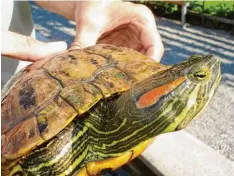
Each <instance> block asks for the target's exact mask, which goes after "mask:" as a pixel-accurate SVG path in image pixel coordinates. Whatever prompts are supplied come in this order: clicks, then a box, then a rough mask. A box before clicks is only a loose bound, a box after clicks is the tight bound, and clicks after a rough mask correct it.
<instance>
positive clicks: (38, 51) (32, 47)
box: [1, 31, 67, 61]
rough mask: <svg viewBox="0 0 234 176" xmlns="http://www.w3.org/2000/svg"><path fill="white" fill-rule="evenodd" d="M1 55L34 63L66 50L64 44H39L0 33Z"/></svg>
mask: <svg viewBox="0 0 234 176" xmlns="http://www.w3.org/2000/svg"><path fill="white" fill-rule="evenodd" d="M1 35H2V40H1V45H2V47H1V55H4V56H9V57H13V58H16V59H19V60H24V61H36V60H39V59H42V58H44V57H47V56H50V55H52V54H56V53H58V52H62V51H64V50H66V49H67V44H66V43H65V42H62V41H61V42H51V43H44V42H40V41H38V40H36V39H34V38H32V37H29V36H23V35H20V34H17V33H14V32H10V31H2V33H1Z"/></svg>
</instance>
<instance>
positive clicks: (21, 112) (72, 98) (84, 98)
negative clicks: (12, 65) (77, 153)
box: [1, 45, 166, 173]
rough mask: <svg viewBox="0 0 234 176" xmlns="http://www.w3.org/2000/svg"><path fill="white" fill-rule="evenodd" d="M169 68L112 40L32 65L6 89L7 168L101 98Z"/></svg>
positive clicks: (4, 152) (4, 145)
mask: <svg viewBox="0 0 234 176" xmlns="http://www.w3.org/2000/svg"><path fill="white" fill-rule="evenodd" d="M164 69H166V66H163V65H160V64H159V63H156V62H155V61H154V60H152V59H149V58H148V57H146V56H144V55H142V54H140V53H138V52H136V51H134V50H131V49H128V48H123V47H115V46H112V45H95V46H91V47H88V48H85V49H78V50H70V51H67V52H65V53H62V54H59V55H56V56H55V57H50V58H46V59H43V60H40V61H37V62H35V63H33V64H32V65H29V66H28V67H26V68H25V69H24V70H22V71H20V72H19V73H18V74H16V75H15V76H14V77H13V78H12V79H11V81H10V82H9V83H8V84H7V85H6V86H5V87H4V89H3V91H2V121H1V122H2V138H1V139H2V146H1V147H2V151H1V156H2V165H3V166H4V167H3V169H6V170H7V168H10V167H11V166H12V165H14V164H15V163H17V162H18V161H19V160H20V159H21V158H22V157H24V156H27V154H29V153H30V152H31V151H32V150H33V149H35V148H36V147H37V146H39V145H42V144H43V143H45V142H47V141H48V140H50V139H52V138H53V137H54V136H55V135H57V134H58V133H59V132H60V131H61V130H63V129H64V128H65V127H66V126H67V125H68V124H69V123H71V121H72V120H73V119H74V118H79V117H80V116H82V114H84V113H85V112H87V111H89V110H90V108H92V107H93V106H94V105H95V104H97V102H99V101H100V100H102V99H107V98H108V97H110V96H112V95H115V94H121V93H122V92H124V91H126V90H128V89H129V88H130V87H131V86H132V85H133V84H134V83H136V82H138V81H140V80H143V79H145V78H146V77H148V76H150V75H152V74H154V73H156V72H159V71H162V70H164ZM6 173H7V171H6Z"/></svg>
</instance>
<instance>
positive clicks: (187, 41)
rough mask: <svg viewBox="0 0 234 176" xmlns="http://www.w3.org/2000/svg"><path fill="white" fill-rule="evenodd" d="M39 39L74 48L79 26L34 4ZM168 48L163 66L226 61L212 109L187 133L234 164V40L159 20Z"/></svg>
mask: <svg viewBox="0 0 234 176" xmlns="http://www.w3.org/2000/svg"><path fill="white" fill-rule="evenodd" d="M31 8H32V14H33V19H34V22H35V25H36V36H37V38H38V39H40V40H43V41H57V40H63V41H66V42H67V43H68V45H70V44H71V42H72V41H73V38H74V35H75V30H74V28H75V23H74V22H71V21H68V20H66V19H64V18H63V17H61V16H58V15H55V14H53V13H50V12H48V11H46V10H43V9H41V8H39V7H38V6H36V5H35V4H34V3H31ZM156 22H157V25H158V29H159V32H160V34H161V37H162V40H163V43H164V45H165V54H164V56H163V58H162V63H165V64H174V63H177V62H179V61H181V60H184V59H186V58H188V57H189V56H190V55H192V54H209V53H211V54H216V55H218V56H220V57H221V61H222V81H221V85H220V87H219V89H218V91H217V93H216V94H215V96H214V98H213V100H212V101H211V103H210V105H209V106H208V107H207V108H206V110H205V111H204V112H203V113H202V114H201V115H200V117H199V118H198V119H197V120H195V121H194V122H193V123H192V125H190V126H189V127H188V128H187V129H186V131H188V132H189V133H191V134H193V135H194V136H196V137H197V138H198V139H200V140H201V141H203V142H204V143H206V144H208V145H209V146H211V147H212V148H213V149H215V150H216V151H218V152H219V153H221V154H222V155H224V156H225V157H226V158H228V159H230V160H232V161H234V36H231V35H230V34H229V33H228V32H225V31H220V30H211V29H207V28H203V27H196V26H187V28H186V29H184V30H183V29H182V28H181V25H180V24H179V23H178V22H176V21H172V20H168V19H164V18H157V20H156Z"/></svg>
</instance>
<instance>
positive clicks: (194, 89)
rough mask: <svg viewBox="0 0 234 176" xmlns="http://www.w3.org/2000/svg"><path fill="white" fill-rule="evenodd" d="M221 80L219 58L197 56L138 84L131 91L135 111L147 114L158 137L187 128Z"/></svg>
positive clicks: (145, 115)
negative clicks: (161, 134)
mask: <svg viewBox="0 0 234 176" xmlns="http://www.w3.org/2000/svg"><path fill="white" fill-rule="evenodd" d="M220 79H221V72H220V59H219V58H218V57H217V56H214V55H207V56H201V55H195V56H191V57H190V58H189V59H188V60H186V61H184V62H181V63H179V64H176V65H173V66H171V67H170V68H168V69H166V70H164V71H161V72H158V73H156V74H154V75H152V76H150V77H148V78H147V79H145V80H143V81H141V82H139V83H137V84H135V85H134V86H133V87H132V89H131V90H130V92H131V96H132V98H133V99H134V104H135V107H136V109H135V111H138V114H144V117H143V118H144V119H148V121H147V123H148V124H150V123H152V125H154V128H155V129H156V132H155V134H160V133H166V132H172V131H177V130H180V129H183V128H184V127H186V126H187V125H188V124H189V123H190V122H191V121H192V120H193V119H194V118H195V117H197V115H198V114H199V113H200V112H201V111H202V110H203V109H204V107H205V106H206V105H207V104H208V103H209V101H210V99H211V98H212V97H213V95H214V92H215V90H216V88H217V86H218V84H219V82H220ZM142 116H143V115H142ZM141 118H142V117H141ZM157 129H158V130H159V129H160V131H157Z"/></svg>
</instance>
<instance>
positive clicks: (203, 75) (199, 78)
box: [188, 68, 211, 83]
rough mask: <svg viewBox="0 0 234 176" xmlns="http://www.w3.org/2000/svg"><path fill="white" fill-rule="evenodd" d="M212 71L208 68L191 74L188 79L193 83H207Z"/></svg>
mask: <svg viewBox="0 0 234 176" xmlns="http://www.w3.org/2000/svg"><path fill="white" fill-rule="evenodd" d="M210 76H211V75H210V71H209V70H208V69H207V68H201V69H200V70H196V71H192V72H191V73H189V75H188V78H189V79H190V80H191V81H193V82H197V83H198V82H207V81H208V80H209V78H210Z"/></svg>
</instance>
